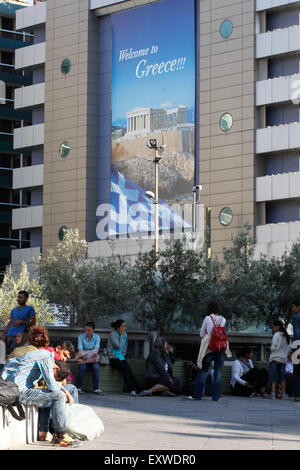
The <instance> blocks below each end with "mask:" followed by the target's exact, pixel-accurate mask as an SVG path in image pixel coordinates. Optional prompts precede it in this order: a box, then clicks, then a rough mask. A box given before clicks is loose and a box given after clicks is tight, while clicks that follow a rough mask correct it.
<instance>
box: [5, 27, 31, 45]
mask: <svg viewBox="0 0 300 470" xmlns="http://www.w3.org/2000/svg"><path fill="white" fill-rule="evenodd" d="M0 38H3V39H11V40H13V41H19V42H24V43H26V45H27V44H32V43H33V38H34V35H33V34H30V33H25V32H21V33H20V32H18V31H11V30H9V29H2V28H0Z"/></svg>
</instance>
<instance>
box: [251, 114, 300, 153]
mask: <svg viewBox="0 0 300 470" xmlns="http://www.w3.org/2000/svg"><path fill="white" fill-rule="evenodd" d="M298 148H300V123H299V122H295V123H292V124H284V125H281V126H274V127H264V128H262V129H257V131H256V153H257V154H262V153H270V152H278V151H280V150H293V149H298Z"/></svg>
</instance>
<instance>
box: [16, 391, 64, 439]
mask: <svg viewBox="0 0 300 470" xmlns="http://www.w3.org/2000/svg"><path fill="white" fill-rule="evenodd" d="M20 402H21V403H23V404H24V405H34V406H37V407H38V408H44V407H50V408H49V409H50V410H51V411H52V420H53V429H54V432H55V433H60V432H64V431H65V427H66V395H65V394H64V392H63V391H62V390H56V391H55V392H51V391H50V390H46V389H43V388H29V389H27V390H25V391H24V392H22V393H21V395H20Z"/></svg>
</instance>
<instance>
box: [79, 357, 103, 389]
mask: <svg viewBox="0 0 300 470" xmlns="http://www.w3.org/2000/svg"><path fill="white" fill-rule="evenodd" d="M87 366H92V370H93V386H94V390H97V389H98V388H99V362H93V363H91V364H80V369H79V373H78V377H77V388H81V385H82V382H83V378H84V376H85V373H86V369H87Z"/></svg>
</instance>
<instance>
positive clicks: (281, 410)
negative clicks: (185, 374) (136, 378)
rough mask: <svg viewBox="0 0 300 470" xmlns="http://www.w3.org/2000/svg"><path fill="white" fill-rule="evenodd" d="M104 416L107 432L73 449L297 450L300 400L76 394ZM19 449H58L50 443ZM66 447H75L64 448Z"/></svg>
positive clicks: (299, 427)
mask: <svg viewBox="0 0 300 470" xmlns="http://www.w3.org/2000/svg"><path fill="white" fill-rule="evenodd" d="M80 402H81V403H82V404H85V405H88V406H91V407H92V408H93V409H94V411H95V412H96V413H97V415H98V416H99V417H100V418H101V419H102V421H103V423H104V426H105V431H104V433H103V434H102V436H101V437H100V438H99V439H97V440H94V441H90V442H83V443H82V444H81V446H80V447H79V448H77V449H74V450H81V449H82V450H105V451H114V450H128V451H130V450H132V451H133V450H216V449H219V450H286V449H289V450H293V449H295V450H298V449H299V448H300V404H299V403H295V402H294V401H293V399H288V400H284V401H283V400H268V399H262V398H242V397H241V398H240V397H232V396H226V395H225V396H224V397H223V398H222V399H221V400H220V401H219V402H213V401H212V400H211V399H210V398H205V399H203V400H201V401H189V400H186V399H185V398H184V397H172V398H170V397H159V396H153V397H130V396H129V395H126V394H119V395H117V394H106V395H104V396H95V395H93V394H85V395H81V396H80ZM12 449H18V450H35V449H36V450H42V449H43V450H53V449H56V450H62V449H59V448H57V447H55V448H54V447H53V446H52V445H51V444H49V443H46V444H44V443H38V442H37V443H34V444H29V445H26V444H24V445H22V446H18V447H13V448H12ZM63 450H64V451H69V450H73V449H63Z"/></svg>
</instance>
